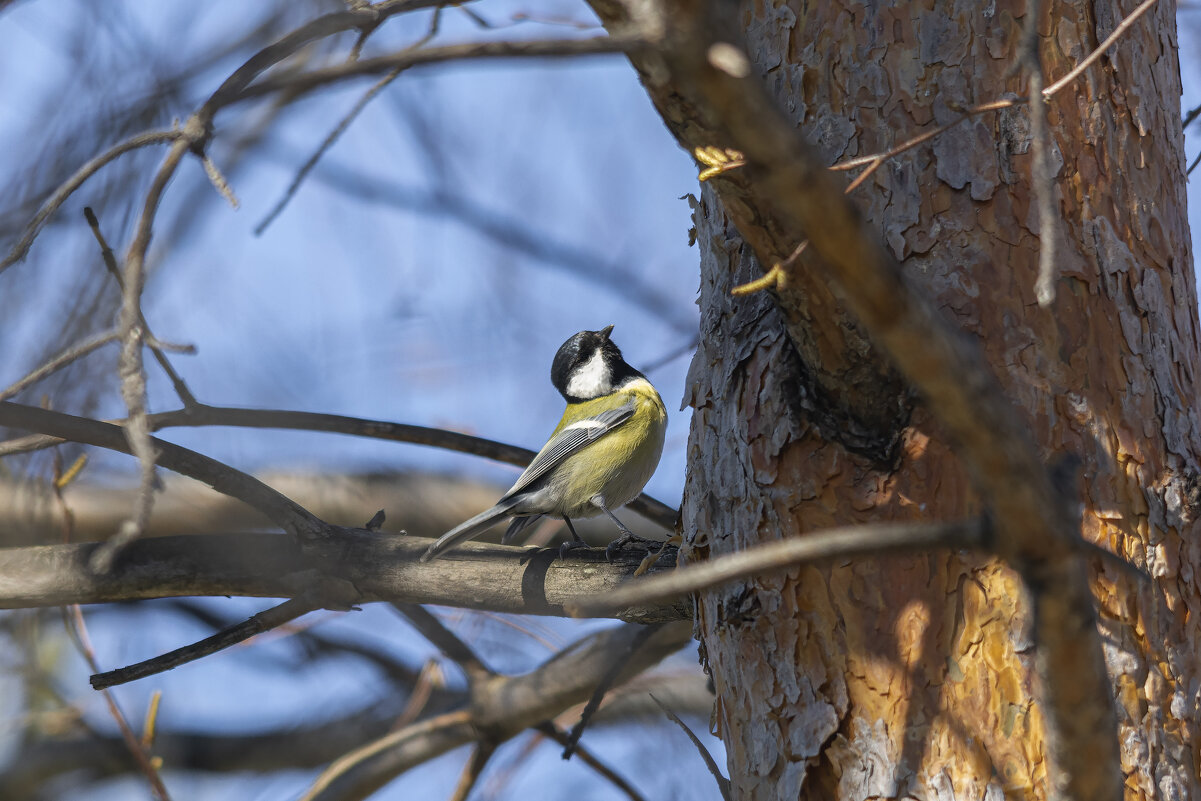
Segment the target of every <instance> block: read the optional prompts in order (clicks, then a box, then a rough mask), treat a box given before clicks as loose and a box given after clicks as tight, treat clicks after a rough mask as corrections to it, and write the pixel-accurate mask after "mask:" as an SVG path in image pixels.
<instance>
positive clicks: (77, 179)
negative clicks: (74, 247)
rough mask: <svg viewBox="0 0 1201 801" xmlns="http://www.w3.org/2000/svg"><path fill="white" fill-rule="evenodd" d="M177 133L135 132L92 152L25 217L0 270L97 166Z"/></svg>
mask: <svg viewBox="0 0 1201 801" xmlns="http://www.w3.org/2000/svg"><path fill="white" fill-rule="evenodd" d="M181 136H183V132H182V131H180V130H178V129H172V130H169V131H148V132H146V133H140V134H137V135H136V136H131V137H129V138H128V139H126V140H125V141H124V142H120V143H118V144H116V145H113V146H112V147H111V148H109V149H108V150H106V151H104V152H103V153H101V154H100V155H99V156H96V157H95V158H93V159H91V160H90V161H88V162H87V163H85V164H84V165H83V166H82V167H80V168H79V169H78V170H76V171H75V172H74V174H72V175H71V177H70V178H68V179H67V180H66V181H64V182H63V183H62V184H61V185H60V186H59V187H58V189H56V190H54V193H53V194H52V195H50V197H49V198H48V199H47V200H46V202H45V203H43V204H42V207H41V208H40V209H38V212H37V214H35V215H34V216H33V219H32V220H30V221H29V224H28V225H26V226H25V233H24V234H23V235H22V236H21V239H20V241H18V242H17V244H16V245H14V246H13V249H12V250H11V251H9V253H8V255H7V256H6V257H5V258H4V261H0V272H4V270H5V269H6V268H8V267H11V266H12V265H13V264H15V263H17V262H18V261H20V260H21V259H23V258H25V255H26V254H27V253H28V252H29V248H30V246H32V245H33V241H34V240H35V239H36V238H37V236H38V234H39V233H41V230H42V227H43V226H45V224H46V221H47V220H49V219H50V217H51V215H53V214H54V212H56V211H58V209H59V207H60V206H62V204H63V203H65V202H66V200H67V198H69V197H70V196H71V195H72V194H73V193H74V192H75V190H76V189H79V187H80V186H82V185H83V183H84V182H85V181H87V180H88V179H89V178H91V177H92V176H93V175H95V174H96V173H97V172H99V171H100V169H101V168H103V167H104V166H105V165H106V164H108V163H109V162H111V161H113V160H114V159H116V158H118V157H119V156H123V155H125V154H126V153H129V152H130V151H133V150H138V149H139V148H143V147H148V146H150V145H160V144H163V143H166V142H174V141H176V140H178V139H179V138H180V137H181Z"/></svg>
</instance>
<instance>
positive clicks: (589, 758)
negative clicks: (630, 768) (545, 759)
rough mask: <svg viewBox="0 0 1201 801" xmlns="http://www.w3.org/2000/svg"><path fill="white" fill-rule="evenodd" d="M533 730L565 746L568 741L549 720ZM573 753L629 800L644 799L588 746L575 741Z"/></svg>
mask: <svg viewBox="0 0 1201 801" xmlns="http://www.w3.org/2000/svg"><path fill="white" fill-rule="evenodd" d="M534 730H535V731H537V732H540V733H541V734H543V735H545V736H547V737H549V738H550V739H552V740H554V741H555V742H556V743H558V744H559V745H562V746H564V747H566V746H567V744H568V742H570V740H569V736H570V735H568V733H567V732H565V731H563V730H562V729H560V728H559V727H558V726H556V725H555V724H554V723H551V722H550V721H546V722H544V723H540V724H538V725H537V726H535V727H534ZM575 755H576V757H578V758H579V760H580V761H581V762H583V763H584V764H585V765H587V766H588V767H590V768H592V769H593V770H594V771H596V772H597V774H598V775H600V776H601V777H602V778H604V779H605V780H606V781H608V782H609V783H610V784H612V785H613V786H614V787H616V788H617V789H618V790H620V791H621V792H623V793H625V794H626V796H627V797H629V799H630V801H646V798H645V796H643V795H642V793H640V792H638V790H637V789H636V788H635V787H634V785H632V784H630V783H629V782H628V781H626V780H625V779H624V778H622V776H621V775H620V774H619V773H618V772H617V771H615V770H613V768H611V767H609V766H608V765H606V764H605V763H604V762H601V761H600V759H598V758H597V757H596V755H595V754H593V753H592V751H591V750H589V749H588V748H585V747H584V746H582V745H580V744H579V743H576V744H575Z"/></svg>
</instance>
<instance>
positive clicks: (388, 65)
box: [221, 34, 650, 105]
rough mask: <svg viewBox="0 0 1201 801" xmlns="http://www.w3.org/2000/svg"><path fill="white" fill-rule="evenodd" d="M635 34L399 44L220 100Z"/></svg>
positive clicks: (565, 51) (632, 38) (534, 54)
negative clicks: (383, 53)
mask: <svg viewBox="0 0 1201 801" xmlns="http://www.w3.org/2000/svg"><path fill="white" fill-rule="evenodd" d="M649 44H650V43H649V42H648V40H647V39H646V38H645V37H643V36H641V35H638V34H633V35H631V34H613V35H611V36H597V37H591V38H587V39H526V40H516V41H495V42H465V43H462V44H454V45H444V46H442V47H429V48H425V49H423V50H416V51H410V50H408V49H405V50H401V51H399V52H397V53H391V54H389V55H386V56H377V57H375V58H369V59H361V60H359V61H350V62H344V63H342V64H336V65H334V66H330V67H323V68H320V69H314V70H309V71H307V72H301V73H298V74H295V75H279V76H271V77H267V78H264V79H263V80H262V81H260V82H258V83H256V84H252V85H250V86H247V87H246V88H245V89H243V90H242V91H240V92H239V93H237V95H235V96H232V97H228V98H225V97H222V98H221V100H222V101H223V103H222V105H225V104H229V103H235V102H241V101H243V100H251V99H253V98H256V97H262V96H263V95H269V94H274V93H275V92H281V91H286V92H290V93H294V94H295V95H296V96H300V95H303V94H306V93H308V92H311V91H313V90H314V89H319V88H322V87H325V86H330V85H332V84H335V83H340V82H342V81H345V80H350V79H352V78H358V77H361V76H364V75H380V74H384V73H388V72H391V71H393V70H396V69H408V68H409V67H416V66H421V65H425V64H440V63H444V62H448V61H475V60H490V59H507V58H559V57H576V56H589V55H609V54H614V53H630V52H633V51H638V50H643V49H645V48H647V47H648V46H649Z"/></svg>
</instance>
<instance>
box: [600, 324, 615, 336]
mask: <svg viewBox="0 0 1201 801" xmlns="http://www.w3.org/2000/svg"><path fill="white" fill-rule="evenodd" d="M597 333H599V334H600V335H601V336H602V337H604V338H605V339H608V338H609V334H612V333H613V326H611V325H606V326H605V327H604V328H602V329H601V330H600V331H598V332H597Z"/></svg>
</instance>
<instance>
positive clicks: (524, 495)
mask: <svg viewBox="0 0 1201 801" xmlns="http://www.w3.org/2000/svg"><path fill="white" fill-rule="evenodd" d="M612 333H613V326H612V325H609V326H605V327H604V328H602V329H600V330H599V331H580V332H579V333H577V334H574V335H573V336H572V337H571V338H569V339H568V340H567V341H566V342H564V343H563V344H562V345H561V346H560V347H559V350H558V352H556V353H555V358H554V361H553V362H552V363H551V369H550V380H551V383H552V384H554V386H555V389H557V390H558V391H559V394H561V395H562V396H563V399H564V400H565V401H567V408H566V409H565V410H564V411H563V417H562V419H561V420H559V424H558V425H557V426H556V427H555V430H554V431H553V432H551V435H550V439H548V440H547V442H546V444H545V445H543V446H542V450H540V451H538V455H537V456H535V457H534V460H533V461H532V462H530V465H529V467H527V468H526V469H525V472H524V473H522V474H521V476H520V477H518V479H517V481H516V482H515V483H514V484H513V486H512V487H510V488H509V491H508V492H506V493H505V494H504V495H503V496H501V498H500V500H498V501H497V502H496V504H495V505H494V506H493V507H492V508H490V509H487V510H485V511H483V512H480V513H479V514H478V515H476V516H475V517H473V518H471V519H470V520H465V521H464V522H462V523H460V524H459V525H457V526H455V527H454V528H452V529H451V530H450V531H448V532H446V533H445V534H443V535H442V536H441V537H439V538H438V539H437V540H436V541H435V542H434V544H433V545H431V546H429V548H428V549H426V551H425V553H423V554H422V555H421V561H422V562H428V561H430V560H431V559H434V558H436V557H438V556H440V555H441V554H442V553H444V552H445V551H447V550H448V549H450V548H453V547H454V546H455V545H458V544H459V543H461V542H465V541H467V540H469V539H471V538H472V537H475V536H477V535H478V534H480V533H482V532H483V531H485V530H487V529H489V528H491V527H492V526H494V525H495V524H496V523H498V522H500V521H501V520H502V519H504V518H507V517H511V518H513V521H512V523H511V524H510V525H509V528H508V530H507V531H505V535H504V537H503V538H502V539H501V542H503V543H508V542H510V541H511V540H512V539H513V538H514V537H515V536H517V535H518V534H519V533H520V532H521V531H523V530H524V529H525V528H527V527H528V526H529V525H530V524H531V523H533V522H534V521H536V520H538V518H540V517H542V516H544V515H545V516H549V517H559V518H562V519H563V521H564V522H565V523H566V524H567V528H568V530H569V531H570V532H571V536H572V539H573V542H571V543H566V544H565V545H564V548H563V552H565V551H566V550H568V549H570V548H574V547H580V546H583V547H587V546H586V545H585V543H584V541H583V540H582V539H581V538H580V535H579V534H577V533H576V530H575V526H574V525H572V522H571V521H572V520H573V519H578V518H581V517H596V516H597V515H600V514H604V515H606V516H607V517H608V518H609V519H610V520H612V521H613V522H614V523H615V524H616V525H617V528H618V530H619V531H621V533H622V537H621V538H620V539H619V540H617V541H615V542H614V544H617V542H626V541H629V540H630V539H639V538H638V537H636V536H635V535H634V534H633V533H632V532H631V531H630V530H629V529H628V528H626V527H625V525H624V524H623V523H622V522H621V521H620V520H618V519H617V516H616V515H615V514H613V510H614V509H619V508H621V507H622V506H624V505H626V504H627V503H629V502H630V501H632V500H634V498H636V497H638V495H639V493H641V492H642V488H643V487H644V486H646V482H647V481H649V480H650V477H651V475H652V474H653V473H654V472H655V468H656V467H658V465H659V457H660V456H662V454H663V437H664V435H665V433H666V431H667V409H666V408H665V407H664V405H663V399H662V398H660V397H659V393H658V391H657V390H656V389H655V387H654V386H653V385H652V384H651V382H650V381H648V380H647V378H646V376H645V375H643V374H642V373H640V372H638V371H637V370H635V369H634V368H633V367H631V366H630V365H629V364H628V363H626V360H625V359H624V358H623V357H622V355H621V350H620V349H619V348H618V347H617V345H616V344H615V343H614V342H613V340H612V339H610V335H611V334H612Z"/></svg>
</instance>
